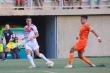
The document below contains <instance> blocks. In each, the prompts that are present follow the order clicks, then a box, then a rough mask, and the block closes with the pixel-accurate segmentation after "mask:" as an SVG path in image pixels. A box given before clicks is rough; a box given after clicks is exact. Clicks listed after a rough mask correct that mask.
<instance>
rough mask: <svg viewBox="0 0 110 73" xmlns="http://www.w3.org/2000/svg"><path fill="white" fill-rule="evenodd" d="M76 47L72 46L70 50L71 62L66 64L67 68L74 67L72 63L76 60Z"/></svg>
mask: <svg viewBox="0 0 110 73" xmlns="http://www.w3.org/2000/svg"><path fill="white" fill-rule="evenodd" d="M75 50H76V49H75V47H72V48H71V50H70V54H69V64H68V65H66V66H65V68H72V67H73V66H72V64H73V62H74V51H75Z"/></svg>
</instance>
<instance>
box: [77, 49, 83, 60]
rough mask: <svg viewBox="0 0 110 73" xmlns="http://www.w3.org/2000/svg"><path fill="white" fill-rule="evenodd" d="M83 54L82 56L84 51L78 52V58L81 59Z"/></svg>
mask: <svg viewBox="0 0 110 73" xmlns="http://www.w3.org/2000/svg"><path fill="white" fill-rule="evenodd" d="M83 54H84V51H83V50H78V57H79V58H80V59H82V58H83Z"/></svg>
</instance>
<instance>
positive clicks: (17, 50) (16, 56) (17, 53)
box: [10, 33, 20, 59]
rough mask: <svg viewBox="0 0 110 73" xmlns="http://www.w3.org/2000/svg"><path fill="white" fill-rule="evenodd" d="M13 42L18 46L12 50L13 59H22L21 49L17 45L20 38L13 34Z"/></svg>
mask: <svg viewBox="0 0 110 73" xmlns="http://www.w3.org/2000/svg"><path fill="white" fill-rule="evenodd" d="M10 41H11V42H14V43H15V44H16V47H15V48H13V49H11V54H12V57H13V59H19V58H20V48H19V46H18V45H17V43H18V37H16V35H15V34H14V33H13V35H12V38H11V40H10Z"/></svg>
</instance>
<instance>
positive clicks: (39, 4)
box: [34, 0, 44, 6]
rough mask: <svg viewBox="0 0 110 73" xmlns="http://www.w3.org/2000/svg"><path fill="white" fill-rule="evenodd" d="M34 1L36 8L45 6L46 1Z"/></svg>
mask: <svg viewBox="0 0 110 73" xmlns="http://www.w3.org/2000/svg"><path fill="white" fill-rule="evenodd" d="M34 1H35V4H36V6H43V2H44V0H34Z"/></svg>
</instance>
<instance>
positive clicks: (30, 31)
mask: <svg viewBox="0 0 110 73" xmlns="http://www.w3.org/2000/svg"><path fill="white" fill-rule="evenodd" d="M33 27H34V25H33V24H32V25H30V26H27V25H26V26H25V28H26V29H25V36H26V37H27V39H30V38H32V37H33V36H35V33H34V29H33ZM35 41H36V38H35V39H33V40H30V42H35Z"/></svg>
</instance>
